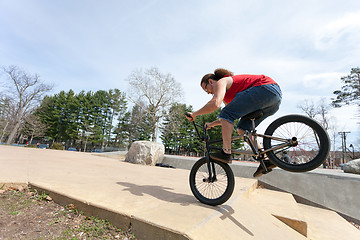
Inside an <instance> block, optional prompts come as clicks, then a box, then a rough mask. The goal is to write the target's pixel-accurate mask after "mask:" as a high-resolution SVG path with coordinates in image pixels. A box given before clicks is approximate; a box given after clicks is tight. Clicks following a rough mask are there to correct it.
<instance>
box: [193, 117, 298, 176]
mask: <svg viewBox="0 0 360 240" xmlns="http://www.w3.org/2000/svg"><path fill="white" fill-rule="evenodd" d="M250 120H251V121H252V130H251V131H250V132H249V131H245V133H244V134H243V135H239V136H234V137H232V138H231V141H233V140H238V139H244V140H245V141H246V142H247V143H248V144H249V146H250V148H251V150H252V152H248V151H241V150H236V149H235V150H233V149H232V150H231V152H232V153H234V154H244V155H248V156H252V157H254V158H255V159H257V160H259V161H260V164H261V165H262V167H263V169H264V170H265V171H268V170H267V168H266V166H265V163H264V161H263V159H262V158H260V156H261V155H262V154H264V153H267V152H269V151H275V150H278V149H283V148H290V147H291V146H294V145H296V144H297V139H285V138H278V137H273V136H269V135H264V134H258V133H257V132H256V130H255V123H254V121H255V119H250ZM193 124H194V127H195V130H196V133H197V135H198V137H199V138H200V139H201V140H202V141H205V144H206V160H207V167H208V170H209V181H215V180H216V172H215V164H214V162H211V161H210V150H213V149H214V150H221V148H219V147H215V146H211V145H213V144H215V143H219V142H222V141H223V140H222V139H218V140H213V141H210V138H209V136H208V135H207V130H206V127H203V126H200V125H198V124H196V123H195V122H194V121H193ZM197 127H200V128H202V129H203V130H204V133H205V135H204V137H201V136H200V133H199V131H198V129H197ZM258 137H261V138H271V139H274V140H276V141H279V142H283V143H282V144H279V145H277V146H275V147H272V148H269V149H264V151H261V152H260V151H259V149H258V140H257V138H258ZM251 138H253V140H254V142H253V141H251Z"/></svg>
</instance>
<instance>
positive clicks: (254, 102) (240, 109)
mask: <svg viewBox="0 0 360 240" xmlns="http://www.w3.org/2000/svg"><path fill="white" fill-rule="evenodd" d="M281 96H282V93H281V89H280V87H279V85H277V84H268V85H262V86H256V87H251V88H249V89H246V90H244V91H242V92H239V93H237V94H236V95H235V97H234V99H233V100H232V101H231V102H230V103H229V104H228V105H226V106H225V107H224V108H223V109H222V110H221V112H220V115H219V118H221V119H224V120H226V121H229V122H231V123H232V124H234V121H235V120H236V119H240V121H239V123H238V125H237V128H240V129H242V130H249V131H250V130H251V128H252V123H251V120H241V117H242V116H245V115H246V114H249V113H251V112H255V111H257V110H262V111H263V113H264V115H263V116H262V117H261V118H259V119H256V120H255V126H258V125H259V124H260V123H261V122H262V121H263V120H264V119H265V118H267V117H269V116H271V115H273V114H274V113H276V112H277V110H279V106H280V103H281Z"/></svg>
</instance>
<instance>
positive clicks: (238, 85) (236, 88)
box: [224, 74, 277, 103]
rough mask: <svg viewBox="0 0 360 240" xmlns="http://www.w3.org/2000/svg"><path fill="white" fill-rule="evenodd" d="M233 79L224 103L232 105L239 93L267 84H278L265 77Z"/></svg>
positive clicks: (248, 76)
mask: <svg viewBox="0 0 360 240" xmlns="http://www.w3.org/2000/svg"><path fill="white" fill-rule="evenodd" d="M231 77H232V79H233V84H232V85H231V87H230V88H229V89H228V90H227V91H226V93H225V97H224V102H226V103H230V102H231V101H232V100H233V99H234V97H235V95H236V94H237V93H239V92H242V91H244V90H246V89H248V88H251V87H256V86H262V85H267V84H277V83H276V82H275V81H274V80H273V79H271V78H270V77H267V76H265V75H246V74H243V75H235V76H231Z"/></svg>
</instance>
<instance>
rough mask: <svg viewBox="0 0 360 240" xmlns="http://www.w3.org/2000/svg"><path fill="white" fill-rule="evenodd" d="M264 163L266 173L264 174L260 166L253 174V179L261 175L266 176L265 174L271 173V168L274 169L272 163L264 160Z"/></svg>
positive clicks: (274, 166)
mask: <svg viewBox="0 0 360 240" xmlns="http://www.w3.org/2000/svg"><path fill="white" fill-rule="evenodd" d="M264 163H265V166H266V168H267V170H268V172H265V171H264V169H263V167H262V165H261V164H260V165H259V167H258V169H256V171H255V172H254V174H253V177H260V176H262V175H263V174H267V173H269V172H271V171H272V169H273V168H276V165H275V164H273V163H272V162H270V161H269V160H264Z"/></svg>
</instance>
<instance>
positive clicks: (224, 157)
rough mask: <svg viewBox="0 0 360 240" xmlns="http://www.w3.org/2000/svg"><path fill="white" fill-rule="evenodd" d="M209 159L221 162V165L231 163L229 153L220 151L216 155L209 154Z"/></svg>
mask: <svg viewBox="0 0 360 240" xmlns="http://www.w3.org/2000/svg"><path fill="white" fill-rule="evenodd" d="M210 157H211V158H212V159H214V160H217V161H220V162H223V163H231V162H232V156H231V153H230V154H229V153H225V152H224V150H222V149H221V151H220V152H217V153H211V154H210Z"/></svg>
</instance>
